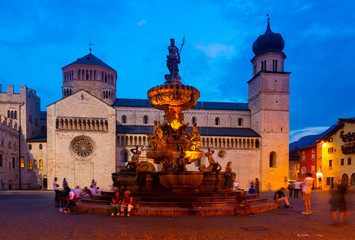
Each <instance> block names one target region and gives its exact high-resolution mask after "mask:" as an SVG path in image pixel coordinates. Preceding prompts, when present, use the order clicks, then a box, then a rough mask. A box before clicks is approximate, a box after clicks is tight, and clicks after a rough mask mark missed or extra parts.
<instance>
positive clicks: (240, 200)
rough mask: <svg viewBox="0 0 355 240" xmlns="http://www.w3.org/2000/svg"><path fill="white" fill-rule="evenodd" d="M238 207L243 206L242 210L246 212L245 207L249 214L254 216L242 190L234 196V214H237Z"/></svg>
mask: <svg viewBox="0 0 355 240" xmlns="http://www.w3.org/2000/svg"><path fill="white" fill-rule="evenodd" d="M239 208H244V211H245V213H246V208H248V210H249V216H255V214H254V213H252V212H251V207H250V204H249V203H248V202H247V198H246V197H245V195H244V191H242V192H240V194H238V195H237V196H236V197H235V208H234V215H236V216H239V215H240V214H239Z"/></svg>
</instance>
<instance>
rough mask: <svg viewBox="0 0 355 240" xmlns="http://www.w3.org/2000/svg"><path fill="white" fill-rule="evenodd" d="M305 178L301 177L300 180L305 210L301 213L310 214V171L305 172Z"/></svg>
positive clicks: (311, 180) (311, 184) (311, 181)
mask: <svg viewBox="0 0 355 240" xmlns="http://www.w3.org/2000/svg"><path fill="white" fill-rule="evenodd" d="M306 176H307V177H306V178H305V179H303V182H302V193H303V200H304V205H305V208H306V211H304V212H302V214H305V215H310V214H312V211H311V192H312V186H313V181H314V180H313V178H312V174H311V173H306Z"/></svg>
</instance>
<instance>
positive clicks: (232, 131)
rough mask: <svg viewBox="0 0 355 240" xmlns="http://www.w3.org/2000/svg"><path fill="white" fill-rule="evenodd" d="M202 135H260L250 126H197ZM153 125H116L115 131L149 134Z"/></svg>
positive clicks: (189, 130) (188, 130)
mask: <svg viewBox="0 0 355 240" xmlns="http://www.w3.org/2000/svg"><path fill="white" fill-rule="evenodd" d="M197 129H198V131H199V133H200V135H202V136H229V137H260V135H259V134H257V133H256V132H255V131H254V130H252V129H251V128H213V127H197ZM153 131H154V127H153V126H137V125H118V126H117V133H123V134H149V133H153ZM188 132H191V127H189V128H188V129H187V133H188Z"/></svg>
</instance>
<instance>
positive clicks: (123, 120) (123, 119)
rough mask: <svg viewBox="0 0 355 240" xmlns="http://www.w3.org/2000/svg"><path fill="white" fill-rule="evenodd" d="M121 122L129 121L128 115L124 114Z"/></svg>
mask: <svg viewBox="0 0 355 240" xmlns="http://www.w3.org/2000/svg"><path fill="white" fill-rule="evenodd" d="M121 123H127V117H126V115H123V116H122V117H121Z"/></svg>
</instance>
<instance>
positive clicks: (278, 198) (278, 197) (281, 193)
mask: <svg viewBox="0 0 355 240" xmlns="http://www.w3.org/2000/svg"><path fill="white" fill-rule="evenodd" d="M285 192H286V188H284V187H282V188H281V189H280V190H278V191H277V192H276V193H275V195H274V200H275V203H277V204H279V203H280V202H283V201H284V202H285V208H293V207H291V206H290V203H289V201H288V198H287V197H286V196H285Z"/></svg>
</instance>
